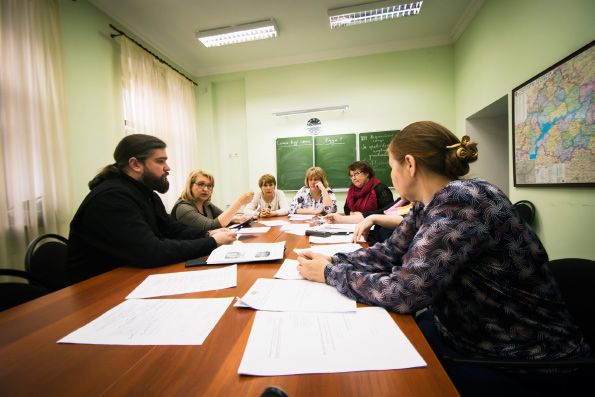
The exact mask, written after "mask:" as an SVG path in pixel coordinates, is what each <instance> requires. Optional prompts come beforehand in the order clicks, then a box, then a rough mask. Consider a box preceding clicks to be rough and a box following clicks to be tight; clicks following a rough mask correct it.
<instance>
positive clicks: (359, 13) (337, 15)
mask: <svg viewBox="0 0 595 397" xmlns="http://www.w3.org/2000/svg"><path fill="white" fill-rule="evenodd" d="M422 3H423V1H416V2H414V3H406V4H399V5H395V1H394V0H393V1H376V2H373V3H366V4H360V5H357V6H352V7H343V8H335V9H332V10H328V17H329V20H330V23H331V29H334V28H339V27H343V26H351V25H359V24H362V23H368V22H377V21H382V20H384V19H393V18H400V17H407V16H411V15H417V14H419V10H420V9H421V5H422Z"/></svg>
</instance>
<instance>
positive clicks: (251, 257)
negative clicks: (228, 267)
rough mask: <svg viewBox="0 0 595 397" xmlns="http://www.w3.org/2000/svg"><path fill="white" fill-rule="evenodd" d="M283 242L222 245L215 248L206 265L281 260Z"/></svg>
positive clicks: (283, 248) (283, 247)
mask: <svg viewBox="0 0 595 397" xmlns="http://www.w3.org/2000/svg"><path fill="white" fill-rule="evenodd" d="M284 251H285V241H281V242H278V243H250V244H231V245H222V246H221V247H218V248H215V249H214V250H213V252H211V255H209V257H208V259H207V264H209V265H213V264H221V263H241V262H260V261H271V260H276V259H283V253H284Z"/></svg>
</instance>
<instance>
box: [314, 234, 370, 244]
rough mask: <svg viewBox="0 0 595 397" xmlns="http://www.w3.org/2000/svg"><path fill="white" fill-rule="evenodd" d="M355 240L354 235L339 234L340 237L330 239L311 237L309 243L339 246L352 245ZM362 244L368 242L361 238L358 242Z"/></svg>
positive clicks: (329, 237)
mask: <svg viewBox="0 0 595 397" xmlns="http://www.w3.org/2000/svg"><path fill="white" fill-rule="evenodd" d="M352 238H353V234H339V235H332V236H328V237H317V236H310V238H309V240H308V242H309V243H310V244H338V243H350V242H351V239H352ZM357 241H358V242H360V243H365V242H366V240H364V239H363V237H360V238H359V240H357Z"/></svg>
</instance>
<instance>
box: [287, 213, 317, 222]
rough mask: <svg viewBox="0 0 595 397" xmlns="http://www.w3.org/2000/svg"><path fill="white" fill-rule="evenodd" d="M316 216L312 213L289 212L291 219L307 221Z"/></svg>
mask: <svg viewBox="0 0 595 397" xmlns="http://www.w3.org/2000/svg"><path fill="white" fill-rule="evenodd" d="M312 218H314V215H312V214H289V220H290V221H305V220H308V219H312Z"/></svg>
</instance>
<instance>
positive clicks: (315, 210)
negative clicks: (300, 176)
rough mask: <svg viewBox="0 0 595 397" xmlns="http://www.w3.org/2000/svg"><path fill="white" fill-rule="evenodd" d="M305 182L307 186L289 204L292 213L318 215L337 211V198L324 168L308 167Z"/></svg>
mask: <svg viewBox="0 0 595 397" xmlns="http://www.w3.org/2000/svg"><path fill="white" fill-rule="evenodd" d="M304 184H305V185H306V186H304V187H302V188H301V189H300V190H298V192H297V193H296V194H295V197H294V198H293V202H292V203H291V205H290V206H289V213H290V214H313V215H318V214H330V213H332V212H337V198H336V197H335V193H333V190H332V189H331V188H330V187H328V182H327V181H326V175H325V174H324V171H323V170H322V168H320V167H311V168H308V171H306V178H305V180H304Z"/></svg>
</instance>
